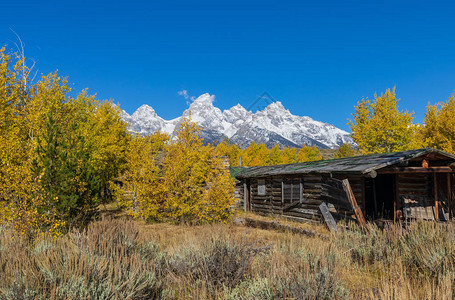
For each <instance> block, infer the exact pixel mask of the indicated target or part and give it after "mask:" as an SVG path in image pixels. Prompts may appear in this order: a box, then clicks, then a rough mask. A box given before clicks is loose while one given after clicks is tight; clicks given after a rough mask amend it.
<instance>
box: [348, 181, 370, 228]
mask: <svg viewBox="0 0 455 300" xmlns="http://www.w3.org/2000/svg"><path fill="white" fill-rule="evenodd" d="M343 189H344V191H345V192H346V195H347V197H348V199H349V203H350V204H351V206H352V209H353V210H354V213H355V216H356V218H357V221H359V223H360V225H362V226H365V225H366V222H365V218H364V217H363V213H362V210H361V209H360V207H359V206H358V205H357V201H356V200H355V196H354V193H353V192H352V189H351V185H350V184H349V180H347V179H344V180H343Z"/></svg>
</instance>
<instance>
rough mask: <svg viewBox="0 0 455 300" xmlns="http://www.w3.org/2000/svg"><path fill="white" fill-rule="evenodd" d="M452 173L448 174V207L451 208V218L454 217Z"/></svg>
mask: <svg viewBox="0 0 455 300" xmlns="http://www.w3.org/2000/svg"><path fill="white" fill-rule="evenodd" d="M450 176H451V174H450V173H448V174H447V209H448V210H449V220H451V219H452V203H451V202H452V186H451V184H452V183H451V180H450Z"/></svg>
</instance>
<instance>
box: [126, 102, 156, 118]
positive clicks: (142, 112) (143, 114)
mask: <svg viewBox="0 0 455 300" xmlns="http://www.w3.org/2000/svg"><path fill="white" fill-rule="evenodd" d="M131 116H132V117H133V118H147V117H156V116H157V114H156V112H155V110H154V109H153V107H151V106H149V105H147V104H143V105H141V106H140V107H139V108H138V109H137V110H136V111H135V112H134V113H133V114H132V115H131Z"/></svg>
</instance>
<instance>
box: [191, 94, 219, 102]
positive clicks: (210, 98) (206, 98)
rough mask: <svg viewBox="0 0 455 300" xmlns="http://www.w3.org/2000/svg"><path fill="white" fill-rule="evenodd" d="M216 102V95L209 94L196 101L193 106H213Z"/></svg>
mask: <svg viewBox="0 0 455 300" xmlns="http://www.w3.org/2000/svg"><path fill="white" fill-rule="evenodd" d="M213 101H215V95H210V94H209V93H205V94H202V95H200V96H199V97H197V98H196V99H194V101H193V103H191V104H204V105H207V104H213Z"/></svg>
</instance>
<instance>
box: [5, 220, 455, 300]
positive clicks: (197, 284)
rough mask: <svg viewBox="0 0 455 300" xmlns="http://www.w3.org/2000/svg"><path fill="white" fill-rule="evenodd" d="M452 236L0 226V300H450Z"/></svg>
mask: <svg viewBox="0 0 455 300" xmlns="http://www.w3.org/2000/svg"><path fill="white" fill-rule="evenodd" d="M242 216H243V217H245V216H248V217H256V218H261V219H264V220H269V221H270V219H269V218H267V217H257V216H254V215H242ZM114 217H115V216H114ZM279 221H280V222H281V223H285V224H289V225H293V226H297V227H300V228H306V229H311V230H315V231H318V232H320V233H325V234H327V231H326V229H325V228H324V227H322V226H315V225H308V224H299V223H294V222H291V221H285V220H281V219H280V220H279ZM454 241H455V226H454V225H453V224H447V225H443V226H441V225H437V224H434V223H417V224H414V225H413V226H412V227H411V228H409V229H408V230H402V229H400V228H396V227H393V228H388V229H386V230H379V229H377V228H376V227H374V226H372V225H371V226H369V227H368V228H367V229H366V230H363V229H360V228H358V227H357V226H350V228H349V229H346V230H340V232H338V233H337V234H336V235H333V236H332V238H331V239H330V240H321V239H319V238H310V237H306V236H301V235H297V234H292V233H283V232H277V231H267V230H261V229H251V228H245V227H243V226H237V225H234V224H215V225H203V226H179V225H172V224H167V223H160V224H146V223H143V222H140V221H133V220H129V219H128V218H126V217H125V216H124V215H120V217H119V218H117V219H112V218H111V217H109V218H107V217H106V218H104V219H103V220H100V221H97V222H95V223H93V224H91V226H90V227H89V229H88V230H87V231H84V232H78V231H74V232H71V233H70V234H68V235H66V236H64V237H61V238H58V239H53V238H50V237H42V238H39V239H37V240H36V241H35V242H34V243H29V242H27V241H26V240H24V239H22V238H20V237H19V236H17V235H16V234H15V233H14V232H12V231H10V230H8V229H5V228H4V229H1V230H0V299H277V298H278V299H279V298H286V299H378V298H380V299H451V298H452V294H453V283H454V274H455V267H454V262H455V244H454Z"/></svg>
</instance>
